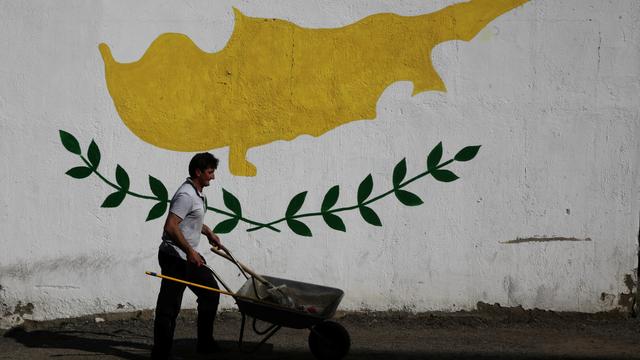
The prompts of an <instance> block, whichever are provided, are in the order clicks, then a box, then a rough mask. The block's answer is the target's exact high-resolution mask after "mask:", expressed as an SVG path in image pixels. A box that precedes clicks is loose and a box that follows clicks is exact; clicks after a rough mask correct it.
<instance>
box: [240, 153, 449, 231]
mask: <svg viewBox="0 0 640 360" xmlns="http://www.w3.org/2000/svg"><path fill="white" fill-rule="evenodd" d="M453 161H454V160H453V159H451V160H448V161H446V162H444V163H442V165H440V166H438V167H437V168H436V169H433V170H437V169H440V168H443V167H445V166H447V165H449V164H451V163H452V162H453ZM430 173H431V170H427V171H425V172H423V173H422V174H419V175H416V176H415V177H413V178H411V179H409V180H407V181H405V182H404V183H402V184H400V186H398V187H397V188H394V189H391V190H389V191H387V192H384V193H382V194H380V195H378V196H376V197H373V198H371V199H369V200H367V201H365V202H363V203H361V204H356V205H352V206H345V207H341V208H337V209H333V210H328V211H319V212H311V213H306V214H299V215H293V216H289V217H287V216H285V217H283V218H280V219H278V220H274V221H271V222H269V223H266V224H262V225H259V226H256V227H252V228H250V229H247V231H256V230H260V229H262V228H263V227H267V226H269V225H275V224H278V223H281V222H283V221H286V220H288V219H299V218H305V217H311V216H320V215H324V214H333V213H338V212H342V211H349V210H354V209H358V208H360V207H362V206H365V205H369V204H371V203H373V202H376V201H378V200H380V199H382V198H384V197H386V196H387V195H391V194H393V193H394V192H395V191H396V190H397V189H402V188H403V187H405V186H407V185H409V184H410V183H412V182H414V181H416V180H418V179H420V178H422V177H424V176H427V175H428V174H430Z"/></svg>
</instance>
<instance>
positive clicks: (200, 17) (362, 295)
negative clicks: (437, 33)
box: [0, 0, 640, 327]
mask: <svg viewBox="0 0 640 360" xmlns="http://www.w3.org/2000/svg"><path fill="white" fill-rule="evenodd" d="M452 3H455V1H398V2H385V1H357V2H347V3H345V2H340V1H329V2H326V1H322V2H320V1H268V2H265V1H235V2H234V1H220V2H211V1H189V2H165V1H161V2H158V1H153V2H152V1H136V2H129V1H109V2H98V1H66V2H53V1H26V2H12V1H5V2H0V64H1V65H2V66H1V67H0V149H1V151H0V155H1V156H2V161H1V162H0V167H1V168H0V171H1V173H2V176H1V177H0V189H2V190H1V191H2V194H1V195H0V233H2V240H0V244H1V245H2V251H0V312H1V313H0V319H1V320H0V326H1V327H7V326H10V325H12V324H15V323H17V322H20V321H21V320H22V319H25V318H28V319H50V318H57V317H66V316H76V315H82V314H88V313H96V312H111V311H118V310H122V311H131V310H134V309H144V308H153V307H154V304H155V296H156V291H157V289H158V286H159V282H158V281H157V280H156V279H152V278H149V277H146V276H145V275H144V271H145V270H157V269H158V266H157V263H156V248H157V245H158V241H159V237H160V232H161V226H162V220H155V221H150V222H144V219H145V218H146V214H147V212H148V211H149V209H150V208H151V206H152V205H153V203H149V202H147V201H145V200H142V199H134V198H127V199H125V201H124V203H123V204H122V205H121V206H120V207H118V208H116V209H104V208H100V204H101V203H102V201H103V200H104V198H105V197H106V196H107V195H108V194H109V193H110V192H111V189H109V188H108V187H107V186H106V185H105V184H104V183H103V182H101V181H100V180H99V179H98V178H97V177H95V176H92V177H89V178H87V179H84V180H75V179H72V178H70V177H68V176H66V175H65V174H64V173H65V172H66V171H67V170H68V169H70V168H72V167H74V166H78V165H81V162H80V159H79V158H77V157H76V156H74V155H72V154H71V153H69V152H67V151H66V150H65V149H64V148H63V147H62V146H61V144H60V141H59V138H58V130H59V129H64V130H66V131H68V132H70V133H72V134H74V135H75V136H76V137H77V138H78V140H79V141H80V143H81V145H82V147H83V150H84V151H85V152H86V148H87V146H88V144H89V142H90V141H91V139H95V141H96V142H97V143H98V144H99V146H100V150H101V152H102V162H101V165H100V168H101V169H102V171H103V172H104V174H105V175H106V176H108V177H109V178H110V179H113V178H114V175H113V174H114V170H115V168H116V165H117V164H120V165H121V166H123V167H124V168H125V169H127V171H128V172H129V175H130V177H131V189H135V190H137V191H139V192H142V193H145V192H146V193H149V190H148V184H147V176H148V175H149V174H151V175H153V176H155V177H157V178H158V179H161V180H162V181H163V182H164V183H165V185H166V186H167V188H168V189H169V192H171V193H172V192H173V191H174V190H175V188H176V187H177V186H178V185H179V184H180V182H181V181H183V178H184V177H185V176H186V164H187V162H188V160H189V158H190V157H191V154H188V153H179V152H172V151H167V150H162V149H159V148H156V147H153V146H151V145H149V144H147V143H144V142H142V141H140V140H139V139H138V138H137V137H136V136H134V135H133V134H132V133H130V132H129V131H128V129H127V128H126V127H125V126H124V125H123V123H122V122H121V121H120V119H119V118H118V115H117V113H116V111H115V109H114V106H113V103H112V100H111V98H110V97H109V94H108V92H107V90H106V85H105V80H104V70H103V65H102V61H101V60H100V54H99V52H98V48H97V46H98V44H99V43H101V42H107V43H109V44H111V48H112V51H113V54H114V56H115V57H116V58H118V59H119V60H120V61H134V60H136V59H138V58H139V57H140V56H141V55H142V52H143V51H144V49H146V48H147V47H148V45H149V44H150V42H151V41H152V40H153V39H154V38H156V37H157V36H158V35H159V34H162V33H165V32H181V33H185V34H187V35H188V36H189V37H190V38H192V39H193V40H194V41H195V42H196V43H197V44H198V46H200V47H201V48H202V49H203V50H205V51H216V50H219V49H221V48H222V47H223V46H224V44H225V43H226V41H227V40H228V38H229V36H230V33H231V30H232V27H233V24H232V21H233V20H232V19H233V16H232V7H237V8H238V9H240V10H241V11H242V12H243V13H245V14H247V15H249V16H256V17H265V18H272V17H273V18H281V19H286V20H288V21H292V22H294V23H297V24H300V25H302V26H309V27H336V26H343V25H346V24H349V23H352V22H354V21H356V20H358V19H361V18H362V17H364V16H367V15H370V14H375V13H380V12H396V13H399V14H402V15H412V14H420V13H426V12H429V11H433V10H436V9H439V8H441V7H442V6H446V5H449V4H452ZM638 24H640V5H639V4H638V2H637V1H635V0H629V1H623V0H619V1H617V0H616V1H601V0H574V1H562V2H557V1H542V0H533V1H531V2H530V3H528V4H526V5H524V6H523V7H522V8H519V9H517V10H515V11H513V12H511V13H509V14H506V15H504V16H502V17H500V18H499V19H497V20H496V21H494V22H493V23H491V24H490V25H489V26H488V27H487V28H486V29H485V30H483V31H482V32H481V33H480V34H479V35H478V36H477V37H476V38H475V39H473V40H472V41H471V42H468V43H467V42H449V43H444V44H442V45H440V46H438V47H437V48H436V49H435V50H434V52H433V63H434V66H435V67H436V70H437V71H438V72H439V74H440V75H441V77H442V79H443V80H444V83H445V84H446V86H447V89H448V92H446V93H439V92H427V93H424V94H420V95H418V96H414V97H412V96H411V93H412V89H413V87H412V84H411V83H409V82H398V83H395V84H394V85H392V86H390V87H389V88H387V89H386V90H385V91H384V93H382V94H381V96H380V99H379V101H378V108H377V118H376V121H374V122H353V123H349V124H346V125H344V126H342V127H339V128H337V129H334V130H332V131H330V132H329V133H327V134H325V135H323V136H322V137H319V138H313V137H309V136H301V137H299V138H297V139H295V140H293V141H290V142H285V141H276V142H274V143H271V144H268V145H265V146H261V147H258V148H254V149H252V150H251V151H249V152H248V153H247V159H248V160H249V161H251V162H253V163H260V164H262V166H261V171H260V173H259V174H258V176H256V177H253V178H243V177H235V176H232V175H231V174H229V173H228V170H227V167H226V166H222V167H221V169H220V171H219V172H218V174H217V179H216V181H215V182H214V185H213V186H212V187H210V188H208V189H206V192H207V194H208V196H209V204H210V205H214V206H217V207H223V204H222V196H221V191H220V187H224V188H225V189H228V190H229V191H231V192H233V193H234V194H236V196H237V197H238V198H239V199H240V201H241V203H242V205H243V209H245V212H246V213H247V214H250V215H251V217H252V218H255V219H262V220H269V219H274V218H275V217H279V216H280V214H282V213H283V212H284V209H285V208H286V206H287V204H288V201H289V200H290V199H291V197H292V196H293V195H295V194H297V193H299V192H301V191H305V190H306V191H309V195H308V196H307V202H306V203H305V205H304V207H303V209H306V210H309V211H311V210H315V209H318V208H319V206H320V203H321V201H322V196H323V195H324V194H325V192H326V191H327V190H328V189H329V188H330V187H331V186H333V185H335V184H340V186H341V193H342V194H343V196H344V197H341V200H340V201H339V204H341V203H344V204H345V205H346V204H348V203H351V202H352V201H353V199H355V193H356V190H357V187H358V184H359V183H360V181H361V180H362V179H363V178H364V177H365V176H366V175H367V174H369V173H371V174H372V176H373V178H374V181H375V186H374V193H380V192H382V191H384V190H387V189H389V188H391V173H392V170H393V166H394V165H395V164H396V163H397V162H398V161H400V160H401V159H402V158H405V157H406V158H407V163H408V173H409V174H417V173H418V172H419V171H422V169H423V168H424V164H425V157H426V154H427V152H428V151H429V150H430V149H431V148H432V147H433V146H435V145H436V144H437V143H438V142H440V141H443V143H444V148H445V158H449V157H451V156H452V155H453V154H455V152H456V151H457V150H458V149H460V148H462V147H463V146H466V145H472V144H481V145H483V147H482V149H481V152H480V154H479V155H478V157H476V158H475V159H474V160H473V161H471V162H468V163H460V164H456V165H455V166H454V167H453V168H452V169H453V170H455V171H456V172H457V173H458V175H460V177H461V179H460V180H458V181H456V182H453V183H447V184H444V183H436V182H435V181H433V179H426V178H425V179H424V180H422V181H420V182H416V183H415V184H412V185H411V186H410V188H409V190H411V191H413V192H415V193H416V194H418V195H419V196H421V197H422V198H423V200H425V204H424V205H422V206H420V207H415V208H409V207H405V206H403V205H401V204H399V203H398V202H397V201H396V200H395V199H393V198H391V197H388V198H385V199H384V200H382V201H379V202H377V203H376V204H374V206H373V207H374V208H375V210H376V211H377V212H378V214H379V215H380V218H381V220H382V222H383V225H384V226H383V227H373V226H370V225H368V224H366V223H364V221H363V220H362V219H361V218H360V216H359V215H358V214H357V213H355V212H352V213H348V214H345V215H344V216H343V219H344V221H345V223H346V226H347V232H346V233H341V232H336V231H333V230H331V229H329V228H328V227H327V226H326V225H325V224H323V223H322V221H321V219H317V218H313V219H310V220H308V221H307V225H309V227H310V228H311V229H312V230H313V232H314V236H313V237H311V238H302V237H298V236H295V235H294V234H293V233H291V232H290V231H289V230H288V229H286V228H285V227H282V229H283V232H282V233H274V232H271V231H268V230H260V231H257V232H253V233H247V232H245V231H244V230H245V229H246V227H245V226H244V225H243V226H241V227H240V228H239V229H237V230H236V231H234V232H232V233H231V234H228V235H226V236H223V241H224V242H225V244H227V245H228V246H229V247H230V248H231V249H233V250H235V254H236V256H237V257H238V258H240V259H241V260H244V262H245V263H247V264H250V265H251V266H252V267H253V268H255V269H256V270H258V271H259V272H262V273H266V274H270V275H274V276H281V277H287V278H293V279H297V280H301V281H308V282H313V283H318V284H325V285H329V286H335V287H339V288H341V289H344V290H345V292H346V296H345V298H344V300H343V302H342V305H341V306H342V308H343V309H348V310H358V309H372V310H386V309H405V310H411V311H425V310H458V309H470V308H473V307H475V304H476V303H477V302H478V301H483V302H487V303H495V302H497V303H500V304H503V305H506V306H516V305H522V306H524V307H525V308H533V307H538V308H543V309H552V310H572V311H573V310H575V311H586V312H596V311H604V310H612V309H616V308H622V309H626V308H625V307H624V306H623V305H621V304H620V299H626V298H627V297H625V296H626V295H625V294H628V293H630V292H632V291H635V289H630V288H629V287H628V286H627V285H628V281H626V280H628V279H627V278H626V275H627V274H632V276H633V278H632V279H633V280H634V281H635V274H636V268H637V261H638V257H637V250H638V229H639V224H638V216H639V214H640V200H639V198H640V193H639V191H638V186H637V184H638V183H640V181H639V180H640V176H639V173H638V168H639V166H640V157H639V154H640V141H639V140H638V139H640V106H639V105H638V103H639V101H638V94H639V93H640V45H639V44H640V31H639V30H640V29H639V26H640V25H638ZM213 152H214V153H215V154H216V155H217V156H219V157H220V158H221V159H222V161H223V162H225V161H227V156H228V150H227V149H226V148H223V149H217V150H214V151H213ZM221 220H223V218H221V217H219V216H215V215H214V214H212V213H209V214H208V215H207V218H206V221H207V223H209V224H211V225H214V224H215V223H217V222H219V221H221ZM535 238H546V239H554V238H556V239H562V238H564V239H579V240H585V239H590V241H529V242H518V241H515V242H514V241H513V240H517V239H535ZM203 245H204V244H203ZM201 250H202V251H203V252H205V253H206V251H207V250H206V247H204V246H203V247H202V248H201ZM207 258H209V259H210V263H212V264H214V265H215V266H216V268H218V269H220V271H221V273H222V275H223V276H225V278H228V279H229V282H230V283H231V284H233V285H234V286H236V287H237V286H239V285H240V284H241V283H242V281H241V278H239V277H238V274H237V271H235V270H234V269H233V267H232V265H231V264H229V263H224V262H223V260H222V259H214V257H213V255H208V254H207ZM632 288H633V286H632ZM29 304H31V305H29ZM184 306H185V307H194V306H195V301H194V298H193V297H192V296H191V295H187V296H185V301H184ZM223 306H225V307H232V306H234V305H233V303H232V302H231V301H229V299H225V300H224V302H223Z"/></svg>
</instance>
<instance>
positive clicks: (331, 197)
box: [320, 185, 340, 212]
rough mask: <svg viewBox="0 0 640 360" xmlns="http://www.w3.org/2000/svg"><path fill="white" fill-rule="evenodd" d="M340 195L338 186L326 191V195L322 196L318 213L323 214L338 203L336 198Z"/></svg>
mask: <svg viewBox="0 0 640 360" xmlns="http://www.w3.org/2000/svg"><path fill="white" fill-rule="evenodd" d="M339 195H340V186H338V185H336V186H334V187H332V188H331V189H329V191H327V194H326V195H325V196H324V199H323V200H322V205H321V206H320V211H322V212H325V211H327V210H329V209H331V208H332V207H333V205H335V204H336V202H337V201H338V196H339Z"/></svg>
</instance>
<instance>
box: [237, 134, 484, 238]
mask: <svg viewBox="0 0 640 360" xmlns="http://www.w3.org/2000/svg"><path fill="white" fill-rule="evenodd" d="M479 149H480V146H479V145H477V146H467V147H465V148H463V149H462V150H460V151H459V152H458V153H457V154H456V155H455V156H454V158H453V159H450V160H447V161H445V162H443V163H440V160H441V158H442V153H443V150H442V143H439V144H438V145H436V146H435V147H434V148H433V149H432V150H431V152H430V153H429V155H428V157H427V170H426V171H424V172H422V173H420V174H418V175H416V176H414V177H412V178H410V179H408V180H406V181H404V179H405V176H406V170H407V168H406V159H402V161H400V162H399V163H398V164H397V165H396V166H395V168H394V171H393V188H392V189H391V190H389V191H386V192H384V193H382V194H380V195H378V196H375V197H373V198H370V199H368V200H367V198H368V197H369V195H370V194H371V191H372V189H373V178H372V177H371V174H369V175H368V176H367V177H366V178H365V179H364V180H363V181H362V182H361V183H360V186H359V187H358V199H357V204H356V205H352V206H345V207H340V208H335V209H331V207H333V205H335V204H336V202H337V200H338V196H339V187H338V186H337V185H336V186H334V187H333V188H331V189H330V190H329V191H328V192H327V194H326V195H325V198H324V200H323V202H322V206H321V210H320V211H319V212H309V213H303V214H296V213H297V212H298V210H300V208H301V207H302V204H303V203H304V200H305V198H306V195H307V192H306V191H305V192H302V193H299V194H298V195H296V196H294V197H293V198H292V199H291V201H290V202H289V206H288V208H287V211H286V212H285V216H284V217H282V218H280V219H277V220H274V221H271V222H268V223H265V224H262V225H259V226H255V227H253V228H250V229H247V231H249V232H251V231H256V230H259V229H262V228H263V227H268V226H271V225H275V224H278V223H281V222H283V221H286V223H287V225H288V226H289V228H291V230H293V232H295V233H296V234H298V235H302V236H312V234H311V229H309V227H308V226H306V225H305V224H304V223H302V222H300V221H298V220H296V219H300V218H305V217H313V216H322V217H323V219H324V221H325V222H326V223H327V225H329V226H330V227H331V228H333V229H335V230H339V231H346V226H345V224H344V222H343V221H342V219H341V218H340V217H338V216H336V215H335V214H336V213H339V212H344V211H350V210H355V209H358V210H359V211H360V214H361V216H362V217H363V218H364V220H365V221H366V222H368V223H369V224H371V225H375V226H382V222H381V221H380V218H379V217H378V215H377V214H376V213H375V211H373V209H371V208H370V207H368V206H367V205H369V204H372V203H374V202H376V201H378V200H380V199H382V198H384V197H386V196H388V195H390V194H395V195H396V197H397V198H398V200H399V201H400V202H401V203H402V204H404V205H407V206H418V205H421V204H423V201H422V200H421V199H420V198H419V197H418V196H417V195H415V194H413V193H411V192H409V191H406V190H402V189H403V188H404V187H406V186H407V185H409V184H411V183H413V182H414V181H416V180H418V179H420V178H423V177H425V176H427V175H429V174H431V175H432V176H433V177H434V178H435V179H436V180H438V181H441V182H452V181H455V180H457V179H458V176H457V175H456V174H454V173H453V172H451V171H449V170H444V169H443V168H444V167H446V166H447V165H449V164H451V163H452V162H454V161H460V162H465V161H469V160H471V159H473V158H474V157H475V156H476V154H477V153H478V151H479Z"/></svg>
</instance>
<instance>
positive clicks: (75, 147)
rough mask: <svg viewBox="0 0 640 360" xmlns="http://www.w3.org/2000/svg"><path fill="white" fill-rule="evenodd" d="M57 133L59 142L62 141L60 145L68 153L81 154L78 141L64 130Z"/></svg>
mask: <svg viewBox="0 0 640 360" xmlns="http://www.w3.org/2000/svg"><path fill="white" fill-rule="evenodd" d="M59 133H60V141H62V145H63V146H64V148H65V149H67V150H69V151H70V152H72V153H74V154H76V155H80V154H82V150H80V144H79V143H78V140H76V138H75V137H74V136H73V135H71V134H69V133H68V132H66V131H64V130H60V131H59Z"/></svg>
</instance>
